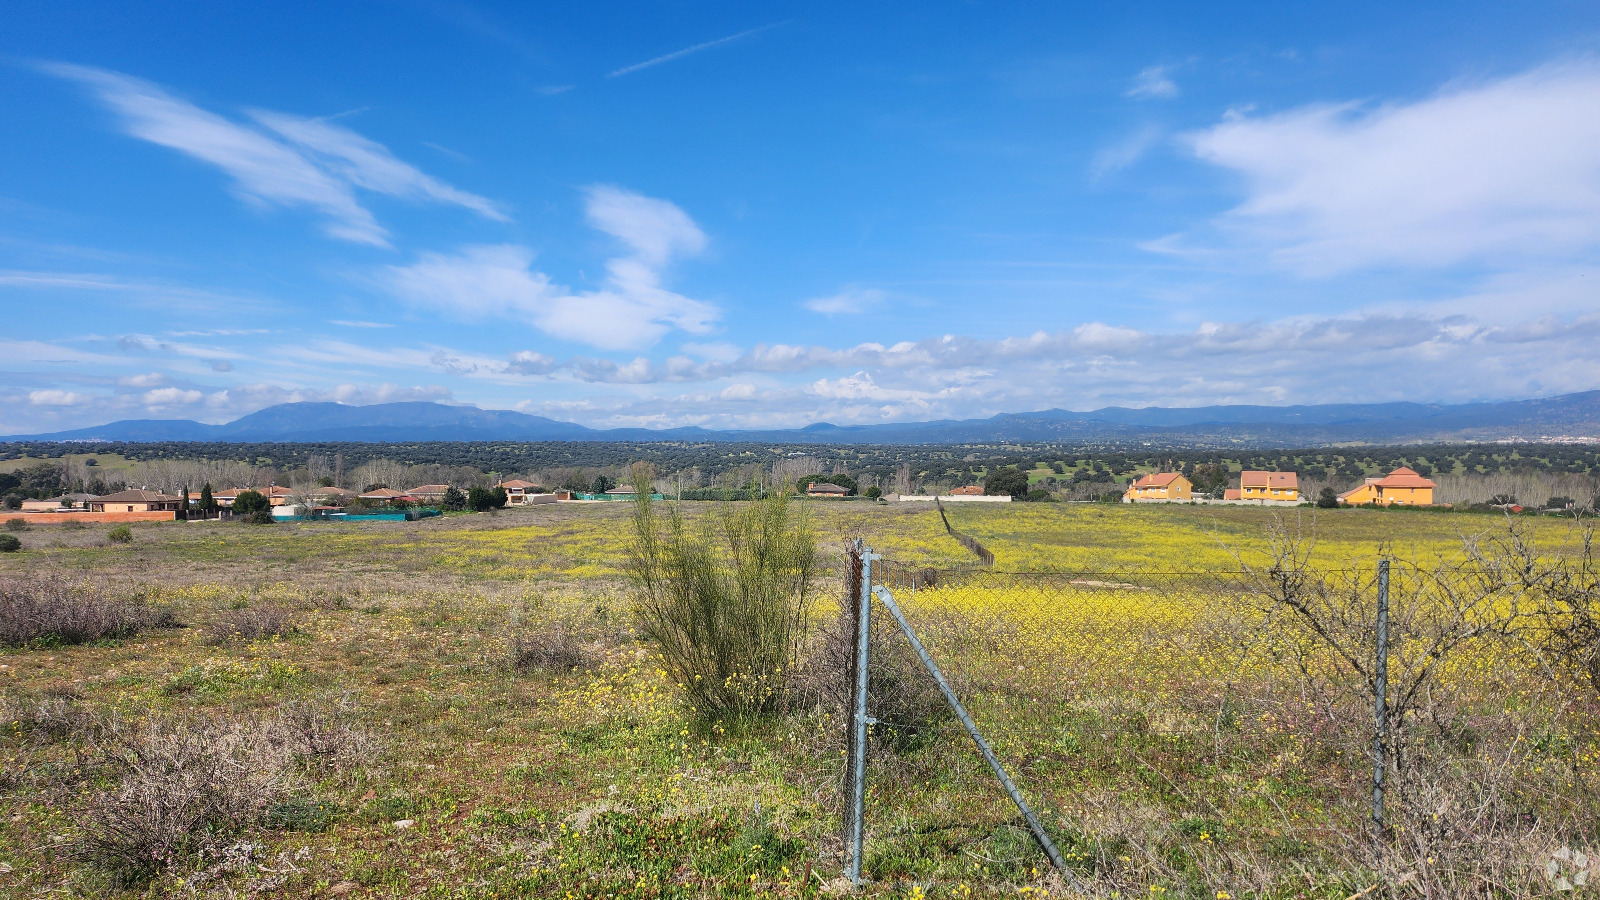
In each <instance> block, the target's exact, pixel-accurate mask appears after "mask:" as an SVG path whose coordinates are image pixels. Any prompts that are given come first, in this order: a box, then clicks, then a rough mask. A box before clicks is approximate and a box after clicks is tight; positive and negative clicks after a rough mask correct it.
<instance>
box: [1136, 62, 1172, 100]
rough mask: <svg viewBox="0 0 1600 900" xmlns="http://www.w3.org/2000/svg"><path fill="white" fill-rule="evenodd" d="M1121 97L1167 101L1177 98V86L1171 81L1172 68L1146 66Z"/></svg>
mask: <svg viewBox="0 0 1600 900" xmlns="http://www.w3.org/2000/svg"><path fill="white" fill-rule="evenodd" d="M1123 96H1125V97H1132V98H1134V99H1136V100H1168V99H1171V98H1173V97H1176V96H1178V84H1177V82H1175V81H1173V80H1172V67H1171V66H1147V67H1146V68H1144V69H1141V70H1140V71H1139V74H1138V75H1136V76H1134V79H1133V85H1132V86H1131V87H1129V88H1128V89H1127V90H1126V91H1124V92H1123Z"/></svg>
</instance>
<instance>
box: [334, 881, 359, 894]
mask: <svg viewBox="0 0 1600 900" xmlns="http://www.w3.org/2000/svg"><path fill="white" fill-rule="evenodd" d="M360 886H361V885H359V884H356V883H355V882H354V881H341V882H339V883H338V884H336V885H334V886H333V887H331V888H328V896H330V897H343V896H344V895H345V894H348V893H350V892H351V891H354V890H355V889H356V888H358V887H360Z"/></svg>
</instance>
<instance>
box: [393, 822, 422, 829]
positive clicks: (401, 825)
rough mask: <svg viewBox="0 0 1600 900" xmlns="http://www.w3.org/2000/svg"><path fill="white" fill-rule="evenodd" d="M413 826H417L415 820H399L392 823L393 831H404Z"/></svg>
mask: <svg viewBox="0 0 1600 900" xmlns="http://www.w3.org/2000/svg"><path fill="white" fill-rule="evenodd" d="M415 824H417V820H416V819H401V820H400V821H398V822H396V823H394V830H395V831H405V830H406V829H407V828H410V827H411V826H413V825H415Z"/></svg>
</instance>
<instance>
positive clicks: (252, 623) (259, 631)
mask: <svg viewBox="0 0 1600 900" xmlns="http://www.w3.org/2000/svg"><path fill="white" fill-rule="evenodd" d="M206 633H207V637H208V639H209V640H210V642H211V643H213V644H226V643H229V642H232V641H259V640H263V639H265V638H275V637H287V636H289V635H290V634H293V633H294V613H293V611H291V610H290V609H289V608H288V607H286V606H283V605H281V604H277V603H262V604H260V605H256V606H246V607H244V608H242V609H230V610H226V611H224V612H222V613H219V614H218V615H217V618H216V619H215V620H214V621H213V622H212V623H211V624H210V625H209V626H207V628H206Z"/></svg>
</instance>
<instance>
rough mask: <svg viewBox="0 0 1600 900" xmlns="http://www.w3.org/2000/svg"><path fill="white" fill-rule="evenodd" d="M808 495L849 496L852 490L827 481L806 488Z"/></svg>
mask: <svg viewBox="0 0 1600 900" xmlns="http://www.w3.org/2000/svg"><path fill="white" fill-rule="evenodd" d="M806 493H808V494H848V493H850V489H849V488H846V487H843V486H841V485H837V484H831V483H829V482H825V481H818V482H814V483H812V484H809V485H807V486H806Z"/></svg>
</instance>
